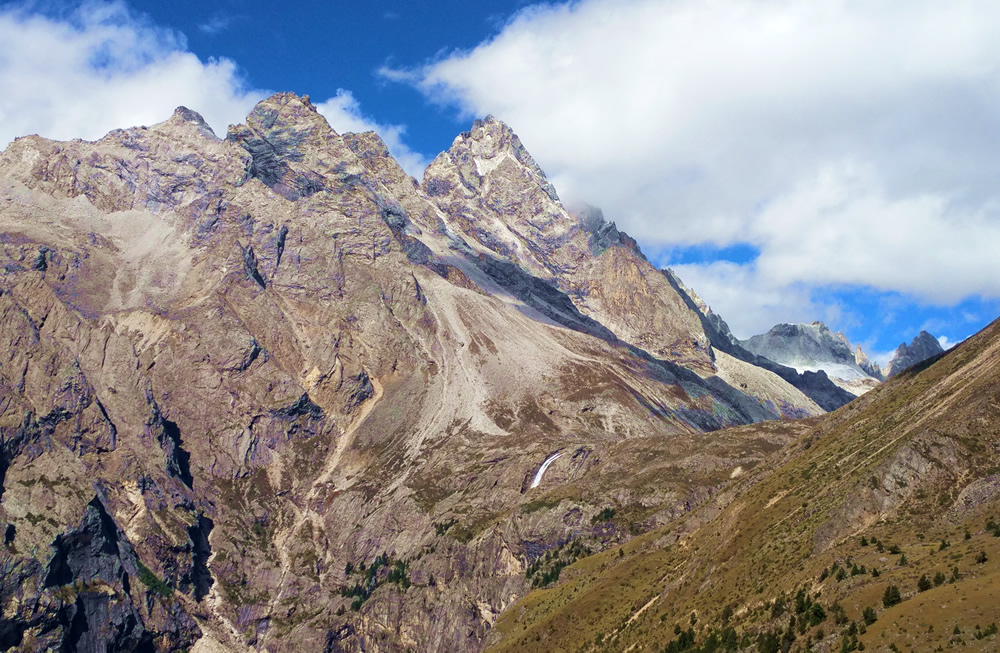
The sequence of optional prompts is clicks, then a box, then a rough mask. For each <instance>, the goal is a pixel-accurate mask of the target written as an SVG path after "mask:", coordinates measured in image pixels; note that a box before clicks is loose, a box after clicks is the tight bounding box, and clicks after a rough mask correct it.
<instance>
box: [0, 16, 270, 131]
mask: <svg viewBox="0 0 1000 653" xmlns="http://www.w3.org/2000/svg"><path fill="white" fill-rule="evenodd" d="M0 43H3V46H0V88H3V89H4V91H3V93H2V94H0V147H6V145H7V144H8V143H9V142H10V141H12V140H13V139H14V138H15V137H17V136H21V135H24V134H31V133H37V134H40V135H42V136H46V137H48V138H55V139H60V140H65V139H70V138H84V139H88V140H93V139H97V138H100V137H101V136H103V135H104V134H106V133H107V132H108V131H110V130H112V129H114V128H117V127H130V126H134V125H143V124H145V125H149V124H154V123H157V122H160V121H162V120H165V119H167V118H168V117H170V114H171V113H172V112H173V110H174V108H176V107H177V106H179V105H184V106H187V107H189V108H191V109H194V110H196V111H198V112H200V113H201V114H202V115H203V116H204V117H205V119H206V120H207V121H208V123H209V124H210V125H211V126H212V128H213V129H214V130H215V131H216V133H220V134H222V135H224V134H225V131H226V128H227V126H228V125H229V124H231V123H237V122H240V121H242V120H243V119H244V118H245V117H246V115H247V113H248V112H249V111H250V109H252V108H253V105H254V104H255V103H256V102H258V101H259V100H260V99H262V98H263V97H265V95H266V93H265V92H264V91H261V90H257V89H251V88H247V86H246V84H244V82H243V80H242V79H241V77H240V75H239V73H238V70H237V67H236V64H235V63H234V62H233V61H231V60H228V59H210V60H209V61H207V62H203V61H201V60H199V59H198V57H197V56H195V55H194V54H192V53H191V52H188V51H187V50H186V42H185V39H184V36H183V35H182V34H180V33H178V32H175V31H173V30H169V29H164V28H161V27H157V26H155V25H153V24H151V23H150V22H149V21H147V20H145V19H144V18H142V17H140V16H137V15H135V14H133V13H132V12H130V11H129V10H128V9H127V7H126V6H125V5H124V4H120V3H111V4H105V3H100V4H98V3H88V4H84V5H82V6H81V7H80V8H79V9H77V10H76V11H74V12H73V13H72V14H70V15H69V16H68V17H67V18H63V19H56V18H52V17H47V16H43V15H39V14H35V13H31V12H29V11H28V10H26V9H23V8H13V9H6V10H4V11H2V12H0Z"/></svg>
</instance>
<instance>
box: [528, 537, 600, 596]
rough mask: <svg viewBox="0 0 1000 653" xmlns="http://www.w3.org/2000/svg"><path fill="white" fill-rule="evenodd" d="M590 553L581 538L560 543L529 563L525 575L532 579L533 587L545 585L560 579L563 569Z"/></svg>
mask: <svg viewBox="0 0 1000 653" xmlns="http://www.w3.org/2000/svg"><path fill="white" fill-rule="evenodd" d="M590 553H591V551H590V549H589V548H587V547H586V546H585V545H584V544H583V542H581V541H580V540H579V539H575V540H572V541H570V542H568V543H565V544H560V545H559V546H557V547H556V548H555V549H551V550H549V551H546V552H545V555H544V556H542V557H540V558H538V559H537V560H535V561H533V562H532V563H531V564H529V565H528V568H527V569H526V570H525V572H524V577H525V578H527V579H528V580H530V581H531V586H532V587H545V586H546V585H550V584H552V583H554V582H556V581H557V580H559V574H561V573H562V570H563V569H565V568H566V567H568V566H569V565H571V564H573V563H574V562H576V561H577V560H578V559H580V558H582V557H584V556H588V555H590Z"/></svg>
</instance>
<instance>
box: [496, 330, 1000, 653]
mask: <svg viewBox="0 0 1000 653" xmlns="http://www.w3.org/2000/svg"><path fill="white" fill-rule="evenodd" d="M998 380H1000V321H998V322H995V323H993V324H992V325H990V326H989V327H987V328H986V329H985V330H983V331H982V332H981V333H979V334H978V335H976V336H975V337H973V338H971V339H969V340H968V341H966V342H965V343H963V344H962V345H961V346H959V347H958V348H956V349H955V350H953V351H951V352H949V353H947V354H946V355H944V356H942V357H941V358H940V359H938V360H936V361H933V362H932V363H929V364H927V365H924V366H923V367H922V368H921V369H914V370H911V371H910V372H907V373H904V374H902V375H900V376H898V377H896V378H894V379H893V380H892V381H891V382H889V383H887V384H885V385H884V386H883V387H880V388H877V389H876V390H874V391H872V392H870V393H868V394H867V395H865V396H864V397H862V398H861V399H859V400H857V401H855V402H852V403H851V404H849V405H848V406H845V407H844V408H842V409H841V410H839V411H837V412H835V413H833V414H831V415H829V416H828V417H826V418H824V419H822V420H819V421H817V422H816V424H815V426H814V427H813V428H811V429H809V430H807V431H806V432H805V434H804V435H803V436H802V437H801V439H800V440H799V441H798V442H797V443H796V444H794V445H792V446H791V447H789V448H787V449H785V450H784V451H782V452H780V453H778V454H777V456H779V457H780V460H777V461H776V462H775V463H774V464H775V465H776V467H775V469H774V471H773V472H771V473H768V474H765V475H759V474H758V475H751V476H749V477H747V478H746V479H745V480H737V481H736V482H735V484H734V485H733V486H731V487H730V489H729V490H727V491H726V492H723V493H721V494H719V495H717V497H716V498H715V500H714V501H712V502H709V503H708V504H707V505H705V506H703V507H702V508H700V509H699V510H697V511H694V512H693V513H689V514H688V515H686V516H684V517H682V518H680V519H679V520H677V521H675V522H673V523H671V524H668V525H667V526H664V527H662V528H661V529H658V530H656V531H653V532H651V533H648V534H646V535H644V536H642V537H640V538H637V539H636V540H633V541H632V542H631V543H630V544H628V545H626V546H625V547H624V549H623V550H622V551H621V552H619V551H618V550H611V551H606V552H604V553H601V554H599V555H596V556H592V557H589V558H585V559H583V560H581V561H579V562H578V563H576V564H575V565H573V566H571V567H569V568H567V569H566V570H565V571H564V572H563V575H562V577H561V578H562V580H561V582H560V583H559V584H558V585H556V586H554V587H551V588H549V589H543V590H536V591H534V592H532V593H531V594H529V595H528V596H526V597H525V598H524V599H523V600H522V601H521V602H520V603H519V604H517V605H515V606H513V607H512V608H511V609H509V610H508V611H507V612H506V613H505V615H504V616H503V617H502V618H501V620H500V621H499V622H498V624H497V627H496V630H495V632H494V634H493V639H492V640H491V641H492V643H493V645H494V647H493V648H494V650H498V651H515V650H516V651H532V650H539V651H540V650H546V651H553V650H558V651H588V650H594V651H597V650H600V651H605V650H607V651H625V650H631V651H659V650H662V649H663V648H664V647H665V646H666V645H667V644H668V643H669V642H670V641H671V640H674V639H676V636H675V626H676V625H680V626H682V628H683V629H685V630H686V629H688V628H692V629H693V631H694V634H695V639H696V641H697V642H698V643H699V645H701V644H702V643H704V642H705V641H706V640H707V639H708V638H709V636H710V635H711V633H712V631H716V634H720V635H721V634H722V628H723V621H724V618H723V613H724V612H725V613H731V617H730V618H729V620H728V627H731V628H733V629H734V633H733V634H734V635H735V638H736V640H737V641H738V643H739V644H742V645H743V646H742V648H743V650H756V649H757V646H756V645H757V638H758V637H759V635H760V633H767V632H781V631H784V630H785V629H787V626H788V621H789V613H791V615H792V618H795V619H796V624H795V626H796V627H795V628H794V629H793V631H792V634H793V635H794V636H795V639H794V640H791V641H790V646H788V648H789V649H790V650H793V651H794V650H806V649H807V646H808V645H814V646H815V647H816V648H817V650H833V649H836V650H841V646H842V640H843V638H844V637H845V636H846V637H847V639H848V646H850V645H852V643H853V641H854V640H857V641H859V642H861V643H867V647H868V648H869V649H873V650H878V649H881V648H888V647H889V646H890V645H894V646H896V647H897V648H899V649H900V650H933V649H935V648H936V647H937V646H939V645H941V646H949V645H950V646H953V647H954V646H958V647H962V646H964V647H969V648H971V649H972V650H994V649H995V647H996V646H997V644H998V643H997V641H996V636H995V635H988V636H984V637H983V638H982V639H977V638H976V634H977V631H976V629H975V627H976V625H977V624H978V625H979V626H980V628H981V630H980V631H979V632H978V634H979V635H983V633H984V632H985V629H987V628H988V627H989V625H990V623H991V622H993V621H1000V608H998V606H997V603H996V602H995V600H994V599H993V598H992V597H993V594H995V593H996V591H995V590H994V589H993V588H994V587H995V584H996V583H995V581H996V580H998V579H1000V568H998V563H1000V538H998V537H995V536H994V535H993V533H992V532H988V531H987V529H986V524H987V520H988V518H989V517H991V516H992V515H993V514H994V513H995V512H996V509H997V488H998V487H1000V474H997V472H998V471H1000V453H998V449H1000V426H998V425H1000V421H998V417H1000V385H998ZM748 428H750V429H752V428H754V427H748ZM623 482H624V483H627V482H628V479H624V480H623ZM704 513H708V514H707V515H706V514H704ZM715 513H717V514H715ZM706 519H707V521H706ZM702 522H703V525H700V526H697V524H698V523H702ZM692 524H694V527H693V528H692ZM966 531H967V532H968V533H969V539H966V536H965V533H966ZM996 532H998V533H1000V530H998V531H996ZM678 535H679V539H677V541H676V542H674V540H675V539H676V537H677V536H678ZM862 537H864V538H865V541H866V542H867V545H866V546H862V539H861V538H862ZM874 541H877V542H878V543H879V545H878V546H876V545H875V544H874V543H873V542H874ZM942 541H944V542H945V544H944V545H942ZM897 547H898V549H899V553H895V554H894V553H891V551H895V550H896V548H897ZM980 552H983V553H985V554H986V555H985V557H986V558H987V561H986V562H984V563H981V564H980V563H978V562H977V558H980V556H979V554H980ZM903 556H905V559H902V560H901V558H903ZM900 562H903V563H904V564H899V563H900ZM834 564H836V565H837V568H843V569H845V573H846V577H842V578H841V579H840V580H838V578H837V568H834V567H833V565H834ZM855 566H856V567H857V569H855ZM862 567H863V568H864V573H855V575H851V572H852V571H855V572H861V569H862ZM956 567H957V569H958V577H957V581H956V582H949V579H951V578H952V575H953V574H954V569H955V568H956ZM873 568H876V569H878V570H879V575H878V576H877V577H876V576H874V575H873V573H872V569H873ZM831 569H832V570H833V571H832V573H831ZM824 570H827V574H828V575H827V576H826V577H825V578H823V580H822V581H820V578H821V577H822V576H824V574H823V571H824ZM937 572H941V573H942V575H943V576H945V582H944V583H942V584H941V585H940V586H939V587H933V582H932V589H930V590H928V591H927V592H925V593H923V592H918V588H917V585H918V581H919V578H920V577H921V576H922V575H924V574H926V575H927V576H928V579H931V580H932V581H933V577H934V575H935V574H936V573H937ZM889 585H895V586H897V587H898V588H899V590H900V593H901V598H902V599H903V601H902V603H900V604H899V605H896V606H895V607H892V608H888V609H887V608H885V607H884V606H883V603H882V596H883V593H884V592H885V589H886V588H887V587H888V586H889ZM799 589H803V590H804V597H806V596H808V599H807V600H806V602H807V603H808V602H809V601H815V602H818V603H819V604H820V605H821V606H822V607H823V609H824V612H825V615H826V618H825V620H823V621H822V622H820V623H818V624H816V625H809V624H807V623H804V624H803V627H801V628H799V627H798V626H799V620H798V619H797V618H796V617H795V616H794V615H795V609H794V604H795V601H794V599H793V597H794V595H795V594H796V592H797V591H798V590H799ZM782 596H784V597H785V598H786V599H789V601H790V605H789V609H788V610H787V611H785V612H784V613H781V610H780V609H775V608H774V601H775V600H776V599H779V598H780V597H782ZM835 603H836V604H839V606H840V607H842V608H843V611H844V615H845V617H844V618H842V619H841V620H840V621H842V623H836V621H837V620H836V619H835V618H834V611H835V608H834V604H835ZM727 606H728V608H729V609H726V608H727ZM866 607H872V608H874V609H875V610H876V612H877V616H878V621H877V622H875V624H872V625H870V626H869V627H868V628H860V629H859V628H858V627H859V626H860V625H861V624H862V623H863V622H862V621H861V614H862V611H863V610H864V609H865V608H866ZM852 623H853V624H854V625H853V626H852ZM956 625H957V626H958V630H959V631H960V633H955V632H954V631H955V626H956ZM856 629H858V630H866V631H867V632H864V633H858V634H857V635H855V636H854V638H853V640H852V638H851V634H852V633H853V632H854V630H856ZM820 631H822V633H820ZM820 634H822V635H823V637H822V638H820V637H819V636H820ZM788 639H790V638H788ZM817 640H818V642H817ZM765 648H766V645H765V646H764V647H762V648H761V650H764V649H765Z"/></svg>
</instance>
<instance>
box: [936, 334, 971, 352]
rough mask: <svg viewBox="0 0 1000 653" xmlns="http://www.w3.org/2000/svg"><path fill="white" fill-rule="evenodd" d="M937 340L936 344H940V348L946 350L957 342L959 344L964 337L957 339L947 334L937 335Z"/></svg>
mask: <svg viewBox="0 0 1000 653" xmlns="http://www.w3.org/2000/svg"><path fill="white" fill-rule="evenodd" d="M937 340H938V344H940V345H941V349H944V350H945V351H948V350H949V349H951V348H952V347H954V346H955V345H957V344H959V343H961V342H964V341H965V338H961V339H959V340H952V339H951V338H949V337H948V336H938V339H937Z"/></svg>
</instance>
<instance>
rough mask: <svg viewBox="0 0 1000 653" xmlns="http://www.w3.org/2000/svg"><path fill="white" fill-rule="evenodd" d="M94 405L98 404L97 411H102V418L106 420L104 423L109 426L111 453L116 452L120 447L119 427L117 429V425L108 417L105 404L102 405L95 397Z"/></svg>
mask: <svg viewBox="0 0 1000 653" xmlns="http://www.w3.org/2000/svg"><path fill="white" fill-rule="evenodd" d="M94 403H95V404H97V410H99V411H100V413H101V417H102V418H103V419H104V422H105V423H106V424H107V425H108V432H109V433H110V434H111V449H110V451H114V450H115V449H116V448H117V447H118V427H116V426H115V423H114V422H112V421H111V418H110V417H108V411H107V409H105V408H104V404H102V403H101V400H100V399H97V398H96V397H95V398H94Z"/></svg>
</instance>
